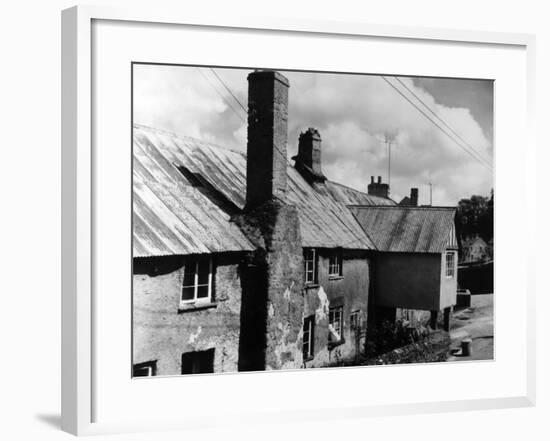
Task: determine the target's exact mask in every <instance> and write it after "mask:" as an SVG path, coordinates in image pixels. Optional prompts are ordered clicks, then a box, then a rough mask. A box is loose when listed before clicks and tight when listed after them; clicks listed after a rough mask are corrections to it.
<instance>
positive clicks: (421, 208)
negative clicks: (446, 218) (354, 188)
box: [347, 204, 457, 211]
mask: <svg viewBox="0 0 550 441" xmlns="http://www.w3.org/2000/svg"><path fill="white" fill-rule="evenodd" d="M347 206H348V208H384V209H390V208H391V209H399V210H427V211H430V210H434V211H435V210H456V209H457V207H453V206H443V205H442V206H437V205H430V206H419V207H418V206H417V207H413V206H410V205H364V204H348V205H347Z"/></svg>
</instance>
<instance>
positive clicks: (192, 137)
mask: <svg viewBox="0 0 550 441" xmlns="http://www.w3.org/2000/svg"><path fill="white" fill-rule="evenodd" d="M133 126H134V128H139V129H145V130H150V131H153V132H159V133H164V134H166V135H170V136H173V137H175V138H179V139H186V140H191V141H195V142H198V143H201V144H205V145H207V146H209V147H212V148H217V149H220V150H225V151H229V152H232V153H238V154H239V155H243V156H244V157H245V158H246V153H245V152H242V151H239V150H235V149H231V148H229V147H224V146H222V145H219V144H216V143H213V142H210V141H205V140H203V139H199V138H195V137H194V136H189V135H183V134H180V133H176V132H172V131H170V130H166V129H159V128H157V127H152V126H148V125H145V124H140V123H133Z"/></svg>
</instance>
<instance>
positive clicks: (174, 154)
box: [133, 125, 375, 252]
mask: <svg viewBox="0 0 550 441" xmlns="http://www.w3.org/2000/svg"><path fill="white" fill-rule="evenodd" d="M133 136H134V176H136V174H137V175H138V176H139V177H140V178H141V181H139V180H136V182H138V183H139V182H142V185H145V186H147V187H149V188H152V187H154V186H152V185H149V183H150V182H153V183H158V184H160V185H162V186H172V187H173V186H174V182H180V183H181V184H182V185H185V186H187V187H189V185H190V184H191V183H190V182H188V181H187V180H186V179H185V178H184V177H183V175H182V174H181V172H180V171H179V170H178V167H185V168H186V169H187V170H189V171H190V172H191V173H193V174H195V175H197V176H200V177H201V179H203V180H205V181H207V182H208V183H209V184H210V185H211V186H212V187H213V188H215V189H216V190H217V191H218V192H219V193H221V194H222V195H223V196H224V197H225V198H227V200H229V201H230V202H231V203H232V204H234V206H235V207H236V209H238V210H242V209H243V208H244V204H245V201H246V199H245V198H246V155H244V154H243V153H241V152H235V151H232V150H228V149H224V148H222V147H218V146H215V145H213V144H209V143H207V142H202V141H198V140H196V139H193V138H188V137H181V136H176V135H174V134H172V133H168V132H164V131H160V130H155V129H151V128H148V127H144V126H139V125H135V126H134V135H133ZM287 173H288V190H287V194H286V202H288V203H290V204H293V205H295V206H296V207H297V209H298V215H299V218H300V227H301V234H302V246H304V247H326V248H334V247H344V248H349V249H374V248H375V247H374V244H373V243H372V241H371V240H370V239H369V237H368V236H367V234H366V233H365V232H364V231H363V229H362V228H361V226H360V225H359V224H358V223H357V221H356V220H355V218H354V217H353V215H352V214H351V212H350V211H349V210H348V208H347V207H346V203H345V202H343V201H342V200H339V199H338V198H336V197H334V195H333V194H332V193H331V192H330V191H329V190H328V189H327V187H326V186H325V185H324V184H318V185H317V184H316V185H315V186H314V187H312V186H310V185H309V184H308V183H307V182H306V181H305V180H304V179H303V178H302V176H301V175H300V174H299V173H298V172H297V171H296V170H295V169H294V167H292V166H291V165H290V164H289V166H288V168H287ZM134 187H135V188H134V194H136V192H138V191H139V186H138V187H137V188H136V186H134ZM173 191H176V190H173ZM178 191H180V190H178ZM156 194H157V195H158V196H157V197H158V198H159V199H161V200H163V201H164V200H165V199H166V198H167V197H168V196H166V195H164V194H161V193H159V190H157V192H156ZM184 197H186V196H185V195H184V194H181V197H180V198H179V200H180V201H181V200H183V199H182V198H184ZM196 197H197V198H199V197H200V196H199V195H198V192H197V194H196ZM135 199H136V200H138V202H140V203H141V201H142V200H143V198H142V199H138V198H135ZM174 199H175V200H177V199H178V198H174ZM204 199H208V198H206V197H204V198H203V200H202V201H201V204H202V203H205V202H204ZM143 202H145V201H143ZM208 202H209V206H210V207H211V210H214V208H212V206H213V207H215V208H218V207H217V206H216V205H214V204H212V203H211V202H210V201H208ZM139 208H140V210H141V211H140V210H138V212H139V213H142V214H141V216H144V214H143V212H144V210H145V208H144V207H139ZM191 208H193V209H195V210H196V209H197V208H199V207H195V206H192V207H188V206H187V205H183V206H181V207H177V206H176V205H175V202H173V201H172V206H171V209H172V210H173V211H174V213H177V214H179V211H183V212H185V213H183V214H179V215H180V216H186V215H187V212H190V211H191ZM134 211H136V210H134ZM158 211H159V213H158V215H157V217H159V216H160V214H161V213H160V209H158ZM218 211H221V210H219V209H218ZM222 213H223V215H224V216H225V217H224V216H221V215H220V213H217V214H216V215H215V216H214V217H216V216H217V218H219V219H224V222H225V224H224V225H225V226H218V232H219V236H220V237H218V238H217V242H215V243H214V244H208V245H207V244H206V243H205V242H206V241H207V238H201V240H200V241H199V242H200V243H197V244H190V245H189V246H187V245H186V247H185V248H186V249H192V250H199V249H200V250H202V249H205V248H206V249H208V250H209V251H210V252H212V251H221V250H220V249H219V248H229V247H233V248H235V247H239V246H240V247H241V249H248V248H245V245H246V246H247V247H249V246H250V244H249V242H248V241H246V242H244V241H243V236H242V233H241V234H237V233H236V232H235V231H234V229H235V228H237V227H236V226H235V225H233V224H231V223H230V222H229V216H228V215H227V214H226V213H225V212H223V211H222ZM206 214H208V213H203V214H201V213H196V216H195V220H196V221H197V222H198V223H201V222H202V217H203V216H204V215H206ZM211 214H212V213H210V215H211ZM134 216H135V215H134ZM162 216H163V222H160V223H157V224H154V225H150V230H151V231H149V232H148V234H147V235H144V233H143V232H142V233H141V236H138V237H137V240H134V244H136V245H134V248H135V250H134V251H135V252H138V251H141V252H143V250H142V249H141V244H142V243H143V242H145V243H146V244H148V245H149V246H150V247H151V248H153V249H155V247H158V246H159V243H158V242H159V238H158V237H157V236H159V235H160V234H161V233H159V232H155V231H156V229H157V228H160V229H165V228H169V229H173V228H174V225H173V223H172V222H170V221H168V219H169V218H170V217H169V214H168V213H166V212H164V211H163V212H162ZM206 217H207V219H209V221H212V222H213V221H214V219H213V218H212V217H209V216H206ZM182 223H184V224H185V228H184V229H183V232H184V233H187V234H185V237H181V238H180V239H181V244H184V243H185V240H186V241H187V242H189V241H190V240H191V239H190V238H189V237H187V236H189V234H190V233H193V232H194V228H196V226H197V225H196V223H190V222H187V221H185V220H184V221H182ZM136 225H137V223H136ZM180 229H181V225H180ZM206 231H208V229H207V230H206ZM229 232H231V233H232V236H234V238H233V239H231V237H228V239H227V242H226V241H223V240H222V236H223V235H224V234H227V233H229ZM137 233H139V230H137V231H134V239H136V234H137ZM239 233H240V231H239ZM165 235H166V236H168V237H171V234H170V233H166V234H165ZM182 235H183V234H182ZM146 239H147V240H146ZM184 239H185V240H184ZM164 241H168V238H164ZM201 245H202V246H201ZM215 245H216V246H215ZM180 248H182V245H180ZM169 250H170V247H166V248H165V251H169ZM189 252H208V251H189Z"/></svg>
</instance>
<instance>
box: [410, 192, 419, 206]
mask: <svg viewBox="0 0 550 441" xmlns="http://www.w3.org/2000/svg"><path fill="white" fill-rule="evenodd" d="M411 205H412V206H413V207H418V188H411Z"/></svg>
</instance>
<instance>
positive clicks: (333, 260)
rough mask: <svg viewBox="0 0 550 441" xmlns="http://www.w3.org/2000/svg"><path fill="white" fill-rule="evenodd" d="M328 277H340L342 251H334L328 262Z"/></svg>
mask: <svg viewBox="0 0 550 441" xmlns="http://www.w3.org/2000/svg"><path fill="white" fill-rule="evenodd" d="M328 275H329V277H341V276H342V250H334V251H333V252H332V253H331V255H330V257H329V260H328Z"/></svg>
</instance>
